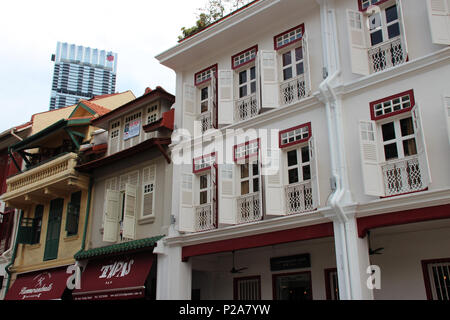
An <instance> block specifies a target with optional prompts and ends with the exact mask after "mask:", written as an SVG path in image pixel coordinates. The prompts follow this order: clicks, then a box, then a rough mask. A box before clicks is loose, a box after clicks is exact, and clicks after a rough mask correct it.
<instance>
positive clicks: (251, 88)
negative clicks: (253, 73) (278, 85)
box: [250, 81, 256, 93]
mask: <svg viewBox="0 0 450 320" xmlns="http://www.w3.org/2000/svg"><path fill="white" fill-rule="evenodd" d="M255 92H256V81H253V82H251V83H250V93H255Z"/></svg>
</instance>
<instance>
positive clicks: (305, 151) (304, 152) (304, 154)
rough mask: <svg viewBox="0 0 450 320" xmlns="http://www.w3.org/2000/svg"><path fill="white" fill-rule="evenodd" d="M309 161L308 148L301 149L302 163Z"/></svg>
mask: <svg viewBox="0 0 450 320" xmlns="http://www.w3.org/2000/svg"><path fill="white" fill-rule="evenodd" d="M308 161H309V147H308V146H306V147H303V148H302V162H303V163H305V162H308Z"/></svg>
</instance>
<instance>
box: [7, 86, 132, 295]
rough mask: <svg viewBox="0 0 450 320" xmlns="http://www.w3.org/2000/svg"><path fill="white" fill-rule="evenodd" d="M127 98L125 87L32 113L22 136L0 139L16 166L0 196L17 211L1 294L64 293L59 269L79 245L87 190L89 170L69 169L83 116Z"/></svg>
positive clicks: (87, 126)
mask: <svg viewBox="0 0 450 320" xmlns="http://www.w3.org/2000/svg"><path fill="white" fill-rule="evenodd" d="M114 97H115V99H117V101H114ZM132 98H134V95H133V94H132V93H131V92H125V93H123V94H115V95H114V96H110V95H108V96H106V97H103V98H101V97H97V98H95V99H91V101H90V100H82V101H80V102H79V103H78V104H77V105H74V106H68V107H66V108H62V109H58V110H54V111H48V112H45V113H40V114H35V115H33V117H32V121H31V122H30V123H31V125H32V128H31V130H30V131H31V132H30V133H29V135H28V136H26V137H22V139H19V140H20V141H16V142H14V143H12V144H10V145H8V153H9V154H10V159H11V160H12V161H13V163H14V166H15V168H16V170H17V172H16V174H14V175H12V176H10V175H9V176H8V178H7V180H6V191H5V192H4V193H3V194H2V197H1V199H2V201H4V203H5V206H6V207H8V208H16V213H18V217H17V220H16V221H17V223H16V225H15V226H14V227H13V230H14V231H13V232H14V236H13V238H12V239H13V241H12V244H11V246H12V247H11V248H10V252H9V255H8V263H7V265H6V266H5V269H4V271H5V274H6V276H5V281H6V284H5V290H7V293H6V296H5V299H18V300H22V299H70V298H71V292H70V290H69V289H67V279H68V277H69V276H70V273H67V270H68V268H74V262H75V259H74V255H75V253H76V252H78V251H79V250H81V249H82V247H83V245H82V244H84V240H85V239H84V237H83V235H84V232H83V231H84V230H85V228H87V225H88V217H89V201H88V199H89V198H90V194H91V192H92V185H91V178H90V176H89V175H88V174H82V173H79V172H77V171H76V170H75V167H76V165H77V162H78V160H79V158H78V153H79V152H80V150H83V149H84V148H86V147H87V146H89V145H90V144H91V140H93V136H94V135H95V134H94V132H95V131H96V128H95V127H94V126H92V125H91V120H93V119H95V118H97V117H99V116H101V115H103V114H106V113H108V112H109V111H110V110H111V109H114V108H116V107H117V106H118V103H123V102H124V101H127V99H128V101H129V100H131V99H132ZM94 100H95V103H94ZM33 129H34V130H33ZM11 132H13V131H11ZM11 155H13V156H14V155H17V157H16V156H14V158H13V157H12V156H11ZM16 158H17V160H16ZM18 160H20V161H21V162H19V161H18ZM70 266H72V267H70ZM72 270H74V269H72ZM66 289H67V290H66Z"/></svg>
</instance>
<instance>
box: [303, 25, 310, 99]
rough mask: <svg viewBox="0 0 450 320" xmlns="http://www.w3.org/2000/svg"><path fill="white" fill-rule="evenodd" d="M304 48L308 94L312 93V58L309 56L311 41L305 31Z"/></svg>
mask: <svg viewBox="0 0 450 320" xmlns="http://www.w3.org/2000/svg"><path fill="white" fill-rule="evenodd" d="M302 50H303V66H304V70H305V86H306V95H307V96H309V95H310V94H311V60H310V58H309V43H308V34H307V33H306V32H305V33H304V34H303V37H302Z"/></svg>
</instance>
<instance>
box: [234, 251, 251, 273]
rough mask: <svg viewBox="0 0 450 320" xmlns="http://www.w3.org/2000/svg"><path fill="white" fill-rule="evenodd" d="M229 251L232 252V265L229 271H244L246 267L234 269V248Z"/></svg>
mask: <svg viewBox="0 0 450 320" xmlns="http://www.w3.org/2000/svg"><path fill="white" fill-rule="evenodd" d="M231 253H232V254H233V267H232V268H231V270H230V272H231V273H241V272H242V271H244V270H245V269H248V267H243V268H238V269H236V267H235V266H234V250H233V251H231Z"/></svg>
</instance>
